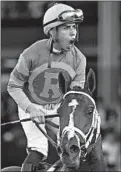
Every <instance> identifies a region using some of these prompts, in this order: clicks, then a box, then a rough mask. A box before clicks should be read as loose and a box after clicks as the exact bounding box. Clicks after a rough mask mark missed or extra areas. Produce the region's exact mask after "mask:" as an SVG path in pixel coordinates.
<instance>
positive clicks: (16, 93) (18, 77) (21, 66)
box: [7, 54, 32, 111]
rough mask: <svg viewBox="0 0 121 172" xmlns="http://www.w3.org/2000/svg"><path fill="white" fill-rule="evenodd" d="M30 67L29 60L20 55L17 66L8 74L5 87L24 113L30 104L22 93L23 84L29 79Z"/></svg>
mask: <svg viewBox="0 0 121 172" xmlns="http://www.w3.org/2000/svg"><path fill="white" fill-rule="evenodd" d="M30 66H31V60H28V59H27V58H24V56H23V54H21V55H20V57H19V60H18V63H17V65H16V66H15V68H14V69H13V71H12V72H11V74H10V79H9V81H8V85H7V91H8V93H9V94H10V95H11V97H12V98H13V99H14V100H15V102H16V103H17V104H18V106H19V107H20V108H21V109H22V110H24V111H26V109H27V107H28V106H29V105H31V104H32V103H31V102H30V100H29V99H28V97H27V96H26V94H25V93H24V91H23V87H24V83H25V82H27V81H28V78H29V73H30V72H29V71H30Z"/></svg>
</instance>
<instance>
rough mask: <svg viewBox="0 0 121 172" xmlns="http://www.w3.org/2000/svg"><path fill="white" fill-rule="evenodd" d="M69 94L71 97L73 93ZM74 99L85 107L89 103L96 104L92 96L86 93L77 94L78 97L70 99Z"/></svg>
mask: <svg viewBox="0 0 121 172" xmlns="http://www.w3.org/2000/svg"><path fill="white" fill-rule="evenodd" d="M68 96H70V97H71V94H70V95H68ZM73 99H75V100H76V101H77V102H78V104H79V105H80V106H81V105H82V106H85V107H87V106H88V105H92V106H94V101H93V100H92V98H91V97H90V96H87V95H85V94H84V95H83V94H79V95H76V97H73V98H72V99H70V101H73Z"/></svg>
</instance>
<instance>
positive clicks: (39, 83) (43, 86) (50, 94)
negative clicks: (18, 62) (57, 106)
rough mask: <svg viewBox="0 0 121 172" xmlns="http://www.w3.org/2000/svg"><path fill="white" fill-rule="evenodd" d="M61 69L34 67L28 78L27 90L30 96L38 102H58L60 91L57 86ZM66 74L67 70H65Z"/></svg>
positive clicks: (60, 97)
mask: <svg viewBox="0 0 121 172" xmlns="http://www.w3.org/2000/svg"><path fill="white" fill-rule="evenodd" d="M60 71H62V69H59V68H46V69H44V68H43V70H42V68H40V67H39V68H37V69H35V70H34V71H33V72H32V74H31V76H30V78H29V91H30V92H31V96H32V98H33V99H34V100H35V101H36V102H38V103H39V104H49V103H59V102H60V101H61V99H62V96H63V94H62V92H61V90H60V88H59V81H58V76H59V72H60ZM65 73H66V75H67V71H65Z"/></svg>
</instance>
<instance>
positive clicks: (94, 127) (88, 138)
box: [58, 91, 101, 161]
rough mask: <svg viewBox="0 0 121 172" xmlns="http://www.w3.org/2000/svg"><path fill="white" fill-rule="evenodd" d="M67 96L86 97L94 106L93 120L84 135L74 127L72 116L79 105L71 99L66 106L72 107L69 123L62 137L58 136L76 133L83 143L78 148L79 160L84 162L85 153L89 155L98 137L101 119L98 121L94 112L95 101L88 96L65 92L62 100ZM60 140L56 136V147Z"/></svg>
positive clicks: (77, 92) (76, 92) (81, 93)
mask: <svg viewBox="0 0 121 172" xmlns="http://www.w3.org/2000/svg"><path fill="white" fill-rule="evenodd" d="M69 94H80V95H84V96H86V97H88V98H89V99H90V100H91V102H92V103H93V105H94V111H93V118H92V124H91V127H90V129H89V131H88V133H87V134H84V132H83V131H81V130H80V129H78V128H77V127H74V122H73V115H74V112H75V109H76V106H77V105H79V103H78V102H77V101H76V99H72V101H71V102H70V103H69V105H68V106H72V107H73V109H72V112H71V114H70V121H69V124H68V126H66V127H65V128H64V129H63V131H62V135H61V136H60V137H61V138H63V137H64V135H65V134H66V133H67V132H68V131H72V134H74V133H78V134H79V135H80V136H81V137H83V139H84V141H85V144H83V145H82V146H81V147H80V150H81V151H82V155H83V156H81V158H82V160H83V161H85V157H86V155H87V153H89V152H90V151H91V150H92V149H91V148H92V147H93V146H94V145H95V144H96V142H97V140H98V138H99V136H100V123H101V119H100V116H99V115H98V112H97V110H96V104H95V100H94V99H93V98H92V97H91V96H90V95H88V94H87V93H85V92H82V91H69V92H67V93H66V94H65V95H64V97H63V99H65V98H66V96H67V95H69ZM95 133H96V135H95ZM74 135H75V136H76V137H78V136H77V134H74ZM94 137H95V139H94V143H92V144H91V142H92V140H93V138H94ZM61 138H59V135H58V145H60V141H61ZM77 140H79V139H77Z"/></svg>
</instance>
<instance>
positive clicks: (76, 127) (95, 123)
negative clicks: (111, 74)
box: [57, 69, 105, 172]
mask: <svg viewBox="0 0 121 172" xmlns="http://www.w3.org/2000/svg"><path fill="white" fill-rule="evenodd" d="M91 78H92V80H91V81H93V84H92V83H91V82H90V79H91ZM60 80H63V82H64V77H63V75H60ZM63 82H60V83H61V86H60V87H61V90H63V94H64V97H63V100H62V103H61V106H60V108H59V109H58V113H59V116H60V128H59V134H58V153H59V155H60V160H61V162H62V165H61V167H60V168H59V169H58V170H59V171H78V172H80V171H105V164H104V158H103V151H102V140H101V134H100V122H101V120H100V115H99V114H98V112H97V110H96V103H95V100H94V99H93V98H92V94H93V92H94V90H95V87H96V84H95V83H96V81H95V73H94V71H93V70H92V69H90V70H89V72H88V74H87V77H86V82H85V86H84V89H82V88H81V87H78V86H75V87H74V88H73V90H70V91H68V90H69V89H68V88H67V86H66V84H65V83H64V84H62V83H63ZM91 87H92V88H91ZM58 170H57V171H58Z"/></svg>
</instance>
